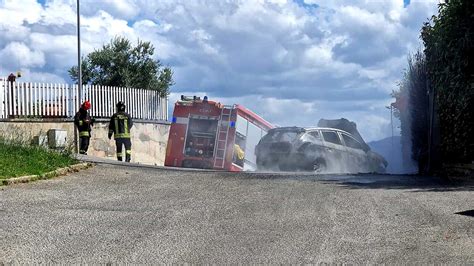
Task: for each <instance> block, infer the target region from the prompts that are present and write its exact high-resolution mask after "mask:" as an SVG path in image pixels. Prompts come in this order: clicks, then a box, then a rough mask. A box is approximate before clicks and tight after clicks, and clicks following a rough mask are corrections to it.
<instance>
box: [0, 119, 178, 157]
mask: <svg viewBox="0 0 474 266" xmlns="http://www.w3.org/2000/svg"><path fill="white" fill-rule="evenodd" d="M169 128H170V124H169V123H168V122H150V121H134V125H133V128H132V129H131V135H132V162H137V163H143V164H151V165H163V164H164V161H165V154H166V143H167V142H168V133H169ZM50 129H62V130H65V131H66V132H67V140H68V143H69V145H70V147H74V124H73V122H72V121H71V120H65V119H49V120H4V121H0V136H2V137H4V138H7V139H12V138H13V139H17V140H22V141H27V142H29V141H32V139H33V138H34V137H35V136H39V135H46V134H47V132H48V130H50ZM108 131H109V129H108V120H98V121H97V122H96V123H95V124H94V127H93V129H92V137H91V143H90V145H89V151H88V154H89V155H92V156H97V157H109V158H111V159H115V158H116V154H115V141H114V140H113V138H112V140H109V139H108V138H107V135H108ZM124 156H125V155H124Z"/></svg>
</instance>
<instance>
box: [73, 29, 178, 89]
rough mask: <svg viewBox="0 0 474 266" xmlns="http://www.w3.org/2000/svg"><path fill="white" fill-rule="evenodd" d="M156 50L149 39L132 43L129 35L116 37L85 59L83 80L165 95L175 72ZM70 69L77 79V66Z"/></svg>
mask: <svg viewBox="0 0 474 266" xmlns="http://www.w3.org/2000/svg"><path fill="white" fill-rule="evenodd" d="M154 52H155V48H154V47H153V45H152V44H151V43H150V42H143V41H140V40H138V42H137V45H136V46H132V44H131V42H130V41H129V40H128V39H126V38H123V37H115V38H114V39H112V40H111V41H110V43H108V44H105V45H103V47H102V49H100V50H95V51H94V52H92V53H90V54H88V55H87V56H86V57H85V58H83V59H82V63H81V64H82V83H83V84H92V85H104V86H117V87H133V88H141V89H151V90H157V91H159V92H160V94H161V95H162V96H165V95H168V94H169V89H170V86H172V85H173V72H172V70H171V69H170V68H168V67H162V65H161V63H160V61H159V60H155V59H153V58H152V57H153V54H154ZM68 72H69V76H70V77H71V79H72V80H73V81H74V82H76V83H77V82H78V70H77V66H75V67H72V68H71V69H69V71H68Z"/></svg>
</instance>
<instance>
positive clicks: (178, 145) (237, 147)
mask: <svg viewBox="0 0 474 266" xmlns="http://www.w3.org/2000/svg"><path fill="white" fill-rule="evenodd" d="M271 128H273V126H272V125H271V124H270V123H268V122H267V121H265V120H264V119H263V118H261V117H260V116H258V115H257V114H255V113H253V112H252V111H250V110H248V109H246V108H245V107H243V106H241V105H238V104H235V105H231V106H229V105H223V104H221V103H219V102H215V101H209V100H208V98H207V96H205V97H204V98H203V99H202V100H201V99H200V97H196V96H194V97H186V96H181V100H179V101H177V102H176V104H175V106H174V111H173V119H172V124H171V128H170V133H169V139H168V146H167V149H166V158H165V165H166V166H174V167H188V168H206V169H219V170H228V171H242V170H255V169H256V156H255V146H256V145H257V144H258V142H259V141H260V139H261V138H262V136H264V135H265V134H266V132H267V131H268V130H269V129H271Z"/></svg>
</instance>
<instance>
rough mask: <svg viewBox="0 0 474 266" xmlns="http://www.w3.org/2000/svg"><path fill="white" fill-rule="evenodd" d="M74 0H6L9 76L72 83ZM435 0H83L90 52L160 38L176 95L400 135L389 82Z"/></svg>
mask: <svg viewBox="0 0 474 266" xmlns="http://www.w3.org/2000/svg"><path fill="white" fill-rule="evenodd" d="M75 3H76V0H0V36H1V38H0V75H4V76H6V75H8V74H9V73H10V72H16V71H22V73H23V77H22V81H33V82H50V83H51V82H60V83H72V82H71V80H70V79H69V77H68V75H67V69H69V68H70V67H71V66H74V65H75V64H76V63H77V39H76V38H77V37H76V6H75ZM437 3H438V1H437V0H411V1H408V0H332V1H330V0H102V1H99V0H81V37H82V38H81V45H82V53H83V55H87V54H88V53H90V52H92V51H94V49H99V48H100V47H102V45H103V44H104V43H107V42H109V41H110V40H111V39H112V38H113V37H115V36H124V37H127V38H129V39H130V40H132V41H134V42H135V41H136V40H138V39H141V40H143V41H150V42H152V43H153V45H154V46H155V48H156V50H155V57H156V59H158V60H160V61H161V63H162V64H163V65H165V66H169V67H171V68H172V69H173V71H174V80H175V85H174V86H173V87H172V88H171V92H172V93H171V94H170V102H171V103H174V102H175V101H176V100H177V99H178V98H179V96H180V95H181V94H184V95H198V96H204V95H207V96H208V97H209V99H212V100H218V101H221V102H223V103H225V104H234V103H239V104H242V105H244V106H246V107H247V108H249V109H251V110H253V111H254V112H256V113H258V114H259V115H261V116H262V117H263V118H265V119H266V120H268V121H269V122H271V123H273V124H275V125H278V126H293V125H296V126H316V124H317V122H318V121H319V119H320V118H325V119H337V118H341V117H344V118H347V119H349V120H352V121H355V122H356V123H357V125H358V129H359V131H360V132H361V134H362V136H363V137H364V139H365V140H366V141H372V140H378V139H382V138H384V137H388V136H390V135H391V124H390V111H389V110H388V109H387V108H386V106H388V105H389V104H390V102H391V101H393V100H392V99H391V97H390V93H391V92H392V90H395V89H396V88H397V82H398V81H399V80H400V79H401V78H402V75H403V71H404V69H405V67H406V65H407V56H408V54H409V53H413V52H415V51H416V50H417V49H421V48H422V43H421V41H420V39H419V31H420V28H421V26H422V24H423V22H425V21H427V19H428V18H430V17H431V16H432V15H434V14H436V12H437ZM170 106H173V105H172V104H170ZM170 116H171V113H170ZM396 124H397V123H395V126H396ZM398 131H399V130H398V129H397V128H395V134H397V133H398Z"/></svg>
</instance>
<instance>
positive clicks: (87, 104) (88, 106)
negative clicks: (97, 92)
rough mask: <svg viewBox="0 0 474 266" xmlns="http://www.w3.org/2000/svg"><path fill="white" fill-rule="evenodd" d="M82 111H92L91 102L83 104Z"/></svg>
mask: <svg viewBox="0 0 474 266" xmlns="http://www.w3.org/2000/svg"><path fill="white" fill-rule="evenodd" d="M82 109H84V110H89V109H91V103H90V102H89V101H85V102H84V103H83V104H82Z"/></svg>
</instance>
